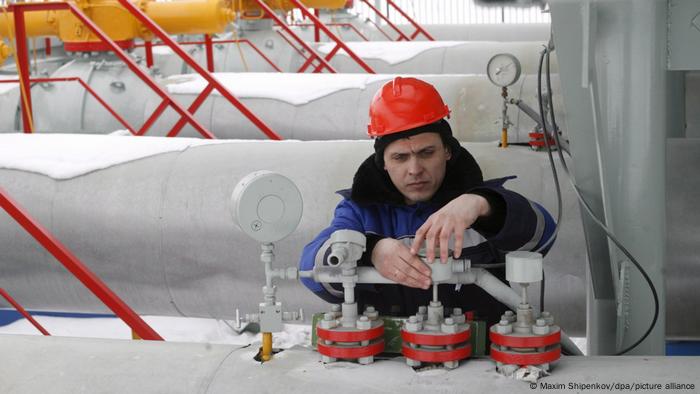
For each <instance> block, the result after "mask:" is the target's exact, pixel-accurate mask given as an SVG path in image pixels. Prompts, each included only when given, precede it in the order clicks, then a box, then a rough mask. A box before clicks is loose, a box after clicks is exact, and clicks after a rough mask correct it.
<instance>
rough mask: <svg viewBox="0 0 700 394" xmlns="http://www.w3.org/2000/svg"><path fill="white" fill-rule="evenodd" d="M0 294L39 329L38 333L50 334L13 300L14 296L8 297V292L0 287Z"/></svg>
mask: <svg viewBox="0 0 700 394" xmlns="http://www.w3.org/2000/svg"><path fill="white" fill-rule="evenodd" d="M0 295H1V296H2V297H3V298H4V299H6V300H7V302H9V303H10V305H12V307H13V308H15V309H16V310H17V312H19V313H20V314H21V315H22V316H24V318H25V319H27V321H29V323H31V324H32V325H33V326H34V327H35V328H36V329H37V330H39V332H40V333H42V334H43V335H44V336H51V334H49V332H48V331H46V329H45V328H44V327H43V326H42V325H41V324H39V322H38V321H36V320H34V318H33V317H32V315H30V314H29V312H27V311H26V310H25V309H24V308H22V305H20V304H19V302H17V301H15V299H14V298H12V297H10V294H9V293H8V292H7V291H5V289H3V288H0Z"/></svg>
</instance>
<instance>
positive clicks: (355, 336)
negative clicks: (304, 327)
mask: <svg viewBox="0 0 700 394" xmlns="http://www.w3.org/2000/svg"><path fill="white" fill-rule="evenodd" d="M316 334H317V335H318V337H319V338H320V339H325V340H327V341H334V342H359V341H369V340H372V339H375V338H379V337H381V336H383V335H384V323H383V322H382V324H381V325H379V326H377V327H373V328H370V329H369V330H357V329H355V330H352V331H350V330H342V329H325V328H321V327H319V326H316Z"/></svg>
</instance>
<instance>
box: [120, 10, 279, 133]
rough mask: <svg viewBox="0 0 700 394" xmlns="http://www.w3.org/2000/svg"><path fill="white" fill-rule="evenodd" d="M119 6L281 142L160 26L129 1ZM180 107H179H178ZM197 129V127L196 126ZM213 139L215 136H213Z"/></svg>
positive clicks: (255, 122)
mask: <svg viewBox="0 0 700 394" xmlns="http://www.w3.org/2000/svg"><path fill="white" fill-rule="evenodd" d="M118 1H119V4H121V6H122V7H124V8H125V9H126V10H127V11H129V13H131V14H132V15H133V16H134V17H136V19H138V20H139V22H141V23H142V24H143V25H144V26H145V27H147V28H148V29H149V30H150V31H151V32H153V34H154V35H155V36H156V37H158V38H159V39H160V40H161V41H162V42H163V43H165V44H166V45H167V46H168V47H170V49H172V50H173V52H175V53H176V54H177V55H178V56H180V58H181V59H182V60H184V61H185V63H187V65H188V66H190V67H191V68H192V69H193V70H194V71H195V72H197V73H198V74H199V75H201V76H202V78H204V79H205V80H206V81H207V82H208V83H209V84H211V85H213V86H214V88H215V89H216V90H217V91H218V92H219V93H220V94H221V95H222V96H223V97H224V98H225V99H226V100H228V101H229V102H230V103H231V104H232V105H233V106H234V107H236V109H238V111H239V112H241V113H242V114H243V115H244V116H245V117H246V118H248V120H250V121H251V122H252V123H253V124H254V125H255V126H256V127H257V128H258V129H260V131H262V132H263V133H264V134H265V135H266V136H268V138H270V139H273V140H281V139H282V138H281V137H280V136H279V135H278V134H277V133H275V132H274V131H272V129H271V128H270V127H269V126H268V125H267V124H265V122H263V121H262V119H260V118H258V117H257V116H256V115H255V114H253V112H252V111H250V110H249V109H248V107H246V106H245V105H244V104H243V103H242V102H240V101H239V100H238V99H237V98H236V97H235V96H234V95H233V94H232V93H231V92H230V91H229V90H228V89H226V87H224V86H223V85H222V84H221V83H219V81H217V80H216V78H214V76H213V75H212V74H211V73H210V72H209V71H207V70H206V69H204V68H203V67H202V66H201V65H199V64H198V63H197V62H196V61H195V60H194V59H193V58H192V57H191V56H190V55H189V54H187V52H185V50H184V49H182V48H181V47H180V46H179V45H178V44H177V42H175V41H174V40H173V39H172V38H170V36H169V35H168V33H166V32H165V31H164V30H163V29H162V28H161V27H160V26H158V25H157V24H156V23H155V22H153V21H152V20H151V18H149V17H148V16H147V15H146V14H144V13H143V11H141V10H140V9H139V8H138V6H137V5H136V4H134V3H132V2H131V1H129V0H118ZM178 107H179V106H178ZM179 108H181V107H179ZM178 112H179V113H180V115H181V116H185V117H187V118H188V121H189V122H190V124H192V125H193V126H194V125H195V124H197V125H199V123H198V122H196V120H194V117H193V116H192V114H190V113H189V112H187V111H185V110H184V109H182V112H180V110H178ZM195 128H196V126H195ZM211 137H213V135H211Z"/></svg>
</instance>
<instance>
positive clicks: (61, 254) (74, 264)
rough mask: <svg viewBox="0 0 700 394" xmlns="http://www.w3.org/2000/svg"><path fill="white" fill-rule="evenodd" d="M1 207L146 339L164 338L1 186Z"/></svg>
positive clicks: (160, 339)
mask: <svg viewBox="0 0 700 394" xmlns="http://www.w3.org/2000/svg"><path fill="white" fill-rule="evenodd" d="M0 207H2V208H3V209H4V210H5V211H6V212H7V213H8V214H9V215H10V216H11V217H12V218H13V219H14V220H15V221H16V222H17V223H19V225H20V226H22V228H24V229H25V231H27V232H28V233H29V234H30V235H31V236H32V237H33V238H34V239H36V240H37V242H39V243H40V244H41V246H43V247H44V248H45V249H46V250H47V251H48V252H49V253H51V255H53V256H54V257H55V258H56V260H58V261H59V262H60V263H61V264H62V265H63V266H64V267H65V268H66V269H67V270H68V271H70V272H71V273H72V274H73V276H75V277H76V278H77V279H78V280H79V281H80V282H81V283H82V284H83V285H85V287H87V288H88V289H89V290H90V291H91V292H92V294H94V295H95V296H96V297H97V298H99V299H100V301H102V302H103V303H104V304H105V305H106V306H107V307H108V308H109V309H111V310H112V312H114V314H115V315H117V316H118V317H119V318H121V319H122V320H123V321H124V322H125V323H126V324H127V325H128V326H129V327H131V329H132V330H134V332H136V334H138V336H139V337H141V338H143V339H147V340H159V341H162V340H163V338H162V337H161V336H160V335H158V333H157V332H155V330H153V329H152V328H151V327H150V326H149V325H148V323H146V322H145V321H143V319H141V317H140V316H139V315H137V314H136V312H134V311H133V310H132V309H131V308H130V307H129V306H128V305H127V304H126V303H125V302H124V301H123V300H122V299H121V298H119V296H118V295H117V294H116V293H114V292H113V291H112V290H111V289H110V288H109V287H108V286H107V285H106V284H105V283H104V282H103V281H102V280H101V279H100V278H99V277H98V276H97V275H95V274H94V273H93V272H92V271H90V269H89V268H88V267H87V266H86V265H85V264H83V263H82V262H81V261H80V260H79V259H78V258H77V257H76V256H75V255H74V254H73V253H72V252H71V251H70V250H69V249H68V248H67V247H65V246H64V245H63V244H62V243H60V241H58V239H56V238H55V237H54V236H53V235H52V234H51V233H49V232H48V230H46V229H45V228H44V227H43V226H41V225H40V224H39V223H38V222H37V221H36V220H34V219H33V218H32V217H31V216H29V214H28V213H26V212H25V211H24V209H23V208H22V207H21V206H20V205H19V204H17V203H16V202H15V201H14V200H12V199H11V198H10V197H9V196H8V195H7V194H6V193H5V191H4V190H3V189H2V188H0Z"/></svg>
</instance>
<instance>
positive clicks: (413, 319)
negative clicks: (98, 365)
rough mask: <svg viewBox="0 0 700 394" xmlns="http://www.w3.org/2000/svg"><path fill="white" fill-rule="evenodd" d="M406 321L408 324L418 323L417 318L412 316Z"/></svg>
mask: <svg viewBox="0 0 700 394" xmlns="http://www.w3.org/2000/svg"><path fill="white" fill-rule="evenodd" d="M408 321H409V322H410V323H418V317H417V316H415V315H414V316H411V317H409V318H408Z"/></svg>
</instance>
